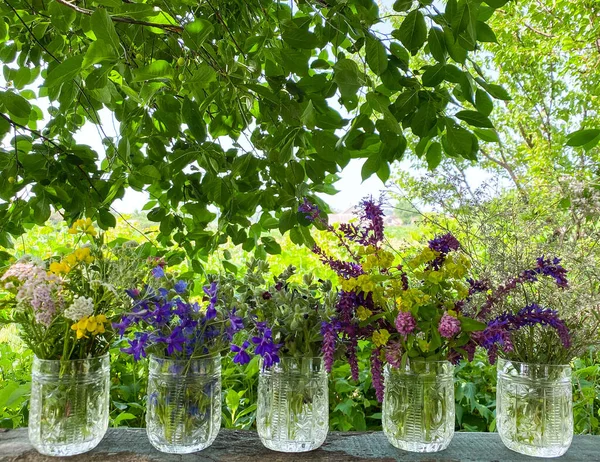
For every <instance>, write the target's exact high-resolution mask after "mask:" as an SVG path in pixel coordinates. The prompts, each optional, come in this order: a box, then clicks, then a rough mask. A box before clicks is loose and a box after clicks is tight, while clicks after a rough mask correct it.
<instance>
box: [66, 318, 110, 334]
mask: <svg viewBox="0 0 600 462" xmlns="http://www.w3.org/2000/svg"><path fill="white" fill-rule="evenodd" d="M106 323H108V320H107V319H106V316H104V315H103V314H99V315H97V316H86V317H85V318H81V319H80V320H79V321H78V322H76V323H75V324H73V325H72V326H71V329H72V330H74V331H77V339H80V338H87V335H86V334H87V333H90V334H92V335H98V334H103V333H104V332H105V331H106V329H105V328H104V324H106Z"/></svg>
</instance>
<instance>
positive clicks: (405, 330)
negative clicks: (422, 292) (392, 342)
mask: <svg viewBox="0 0 600 462" xmlns="http://www.w3.org/2000/svg"><path fill="white" fill-rule="evenodd" d="M416 328H417V322H416V321H415V318H414V317H413V315H412V313H410V312H408V311H400V313H398V317H397V318H396V329H397V330H398V332H399V333H400V334H402V335H404V336H406V335H408V334H411V333H412V332H414V331H415V329H416Z"/></svg>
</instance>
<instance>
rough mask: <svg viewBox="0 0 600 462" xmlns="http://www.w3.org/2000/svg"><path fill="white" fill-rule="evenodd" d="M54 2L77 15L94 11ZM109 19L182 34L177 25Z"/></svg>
mask: <svg viewBox="0 0 600 462" xmlns="http://www.w3.org/2000/svg"><path fill="white" fill-rule="evenodd" d="M56 1H57V2H58V3H60V4H62V5H65V6H67V7H69V8H71V9H72V10H75V11H77V12H78V13H81V14H85V15H88V16H91V15H92V14H93V13H94V10H89V9H87V8H82V7H80V6H77V5H75V4H74V3H72V2H69V1H67V0H56ZM110 19H112V20H113V21H114V22H121V23H124V24H137V25H138V26H148V27H156V28H158V29H163V30H167V31H169V32H174V33H176V34H181V33H182V32H183V27H181V26H180V25H177V24H159V23H156V22H149V21H139V20H137V19H131V18H127V17H121V16H111V17H110Z"/></svg>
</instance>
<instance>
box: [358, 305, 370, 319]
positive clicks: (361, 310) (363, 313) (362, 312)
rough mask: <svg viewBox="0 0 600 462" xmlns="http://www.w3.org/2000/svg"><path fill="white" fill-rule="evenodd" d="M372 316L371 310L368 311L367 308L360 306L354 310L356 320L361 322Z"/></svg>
mask: <svg viewBox="0 0 600 462" xmlns="http://www.w3.org/2000/svg"><path fill="white" fill-rule="evenodd" d="M372 314H373V312H372V311H371V310H369V309H368V308H365V307H364V306H362V305H361V306H359V307H358V309H357V310H356V315H357V316H358V319H360V320H361V321H365V320H367V319H369V318H370V317H371V315H372Z"/></svg>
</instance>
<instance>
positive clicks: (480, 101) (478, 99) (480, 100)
mask: <svg viewBox="0 0 600 462" xmlns="http://www.w3.org/2000/svg"><path fill="white" fill-rule="evenodd" d="M475 107H476V108H477V110H478V111H479V112H481V113H482V114H483V115H485V116H489V115H490V114H491V113H492V111H493V110H494V103H493V101H492V98H490V95H488V94H487V92H485V91H483V90H482V89H481V88H478V89H477V93H476V95H475Z"/></svg>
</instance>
